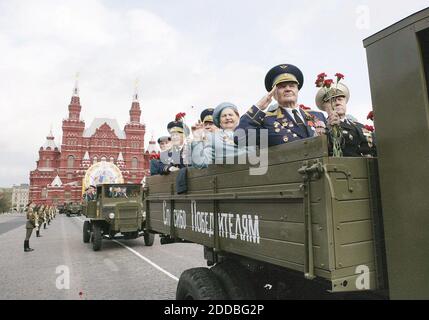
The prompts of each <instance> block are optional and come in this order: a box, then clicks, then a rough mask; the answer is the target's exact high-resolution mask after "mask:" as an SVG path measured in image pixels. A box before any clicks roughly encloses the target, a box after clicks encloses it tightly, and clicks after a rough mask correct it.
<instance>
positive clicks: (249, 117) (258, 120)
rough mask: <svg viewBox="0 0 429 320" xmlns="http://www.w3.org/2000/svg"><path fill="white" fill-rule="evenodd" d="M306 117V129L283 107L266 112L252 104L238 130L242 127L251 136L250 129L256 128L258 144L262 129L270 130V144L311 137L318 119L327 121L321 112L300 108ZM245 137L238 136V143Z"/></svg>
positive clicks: (303, 116) (241, 119)
mask: <svg viewBox="0 0 429 320" xmlns="http://www.w3.org/2000/svg"><path fill="white" fill-rule="evenodd" d="M298 110H299V112H300V114H301V116H302V119H304V121H303V122H304V125H305V129H304V128H301V127H299V126H298V125H297V124H296V122H295V119H293V118H292V117H291V116H290V114H289V113H288V112H287V111H286V110H283V109H282V108H281V107H278V106H277V107H276V108H274V109H272V110H269V111H267V112H264V111H262V110H260V109H259V108H258V107H256V106H252V107H251V108H250V109H249V110H248V111H247V112H246V113H245V114H244V115H243V116H242V117H241V118H240V123H239V125H238V127H237V128H236V130H238V129H242V130H244V131H245V133H246V136H247V137H249V129H256V130H255V133H256V144H257V145H259V144H260V129H267V130H268V146H269V147H271V146H275V145H278V144H282V143H286V142H291V141H296V140H300V139H305V138H310V137H313V136H314V135H315V124H316V122H317V121H323V122H324V123H326V118H325V116H324V115H323V113H321V112H317V111H304V110H302V109H300V108H299V109H298ZM304 130H305V131H304ZM242 139H243V137H240V135H238V137H237V138H236V143H237V142H238V143H242V141H238V140H242Z"/></svg>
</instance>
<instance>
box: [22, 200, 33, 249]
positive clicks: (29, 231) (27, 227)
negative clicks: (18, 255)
mask: <svg viewBox="0 0 429 320" xmlns="http://www.w3.org/2000/svg"><path fill="white" fill-rule="evenodd" d="M33 206H34V205H33V203H32V202H31V201H30V202H29V203H28V205H27V208H26V211H27V223H26V224H25V230H26V234H25V240H24V252H29V251H33V250H34V249H32V248H30V237H31V234H32V232H33V229H34V228H35V227H36V214H35V213H34V211H33Z"/></svg>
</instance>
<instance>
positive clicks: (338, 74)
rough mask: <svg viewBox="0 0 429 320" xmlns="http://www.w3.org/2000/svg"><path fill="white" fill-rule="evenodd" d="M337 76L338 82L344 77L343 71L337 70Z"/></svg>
mask: <svg viewBox="0 0 429 320" xmlns="http://www.w3.org/2000/svg"><path fill="white" fill-rule="evenodd" d="M335 76H336V77H337V82H338V81H340V80H341V79H344V75H343V74H342V73H339V72H337V73H336V74H335Z"/></svg>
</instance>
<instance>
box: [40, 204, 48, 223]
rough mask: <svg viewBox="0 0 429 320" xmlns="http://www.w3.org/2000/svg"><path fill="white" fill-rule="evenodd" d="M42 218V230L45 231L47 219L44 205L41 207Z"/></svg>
mask: <svg viewBox="0 0 429 320" xmlns="http://www.w3.org/2000/svg"><path fill="white" fill-rule="evenodd" d="M41 210H42V217H43V229H46V221H47V220H48V219H47V214H46V205H42V208H41Z"/></svg>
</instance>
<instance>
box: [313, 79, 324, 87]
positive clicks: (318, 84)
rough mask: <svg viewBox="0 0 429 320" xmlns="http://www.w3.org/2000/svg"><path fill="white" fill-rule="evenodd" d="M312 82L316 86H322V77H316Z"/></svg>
mask: <svg viewBox="0 0 429 320" xmlns="http://www.w3.org/2000/svg"><path fill="white" fill-rule="evenodd" d="M314 84H315V85H316V87H317V88H320V87H323V79H320V78H318V79H317V80H316V82H315V83H314Z"/></svg>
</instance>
